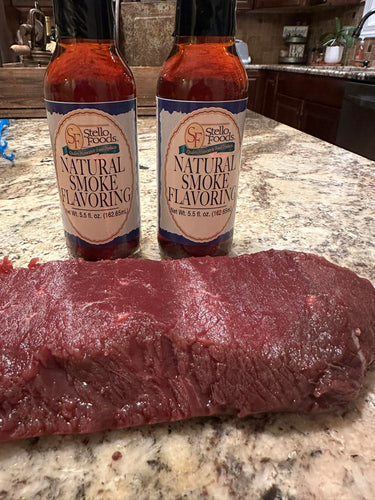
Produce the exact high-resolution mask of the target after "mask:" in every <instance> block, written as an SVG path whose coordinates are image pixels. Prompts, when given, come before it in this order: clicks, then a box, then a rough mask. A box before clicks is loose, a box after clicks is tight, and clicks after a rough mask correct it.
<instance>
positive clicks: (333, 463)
mask: <svg viewBox="0 0 375 500" xmlns="http://www.w3.org/2000/svg"><path fill="white" fill-rule="evenodd" d="M138 126H139V157H140V163H141V165H142V166H143V168H141V169H140V186H141V208H142V249H141V251H140V253H139V254H138V255H137V256H138V257H142V258H143V257H148V258H152V259H158V258H160V257H159V252H158V248H157V243H156V227H157V220H156V217H157V215H156V206H155V199H156V162H155V154H156V146H155V135H156V119H155V117H147V118H140V119H139V122H138ZM6 133H7V137H6V139H7V140H8V143H9V146H8V151H9V152H12V151H14V152H15V160H14V163H10V162H9V161H6V160H5V159H3V158H0V207H1V212H0V222H1V223H0V249H1V252H0V254H1V255H7V254H9V256H10V257H11V259H12V260H13V261H14V263H15V265H16V266H23V265H27V263H28V262H29V260H30V259H31V258H32V257H36V256H37V257H39V258H40V260H41V261H42V262H45V261H48V260H53V259H66V258H68V254H67V251H66V249H65V243H64V238H63V232H62V225H61V221H60V210H59V202H58V195H57V189H56V185H55V173H54V167H53V162H52V156H51V148H50V143H49V136H48V130H47V123H46V121H45V120H36V119H35V120H11V123H10V127H9V128H8V129H7V131H6ZM242 163H243V164H242V173H241V179H240V186H239V201H238V211H237V224H236V231H235V244H234V247H233V254H240V253H244V252H255V251H259V250H265V249H269V248H271V247H273V248H289V249H292V250H300V251H308V252H314V253H317V254H320V255H324V256H325V257H327V258H328V259H330V260H331V261H334V262H336V263H338V264H340V265H344V266H348V267H350V268H352V269H353V270H354V271H356V272H357V273H358V274H360V275H362V276H364V277H367V278H369V279H371V280H372V281H373V283H375V264H374V262H375V223H374V215H375V196H374V186H375V163H374V162H372V161H370V160H367V159H365V158H362V157H360V156H357V155H355V154H353V153H350V152H347V151H344V150H342V149H340V148H338V147H336V146H333V145H331V144H328V143H325V142H323V141H320V140H319V139H316V138H313V137H311V136H308V135H306V134H303V133H301V132H299V131H297V130H295V129H292V128H289V127H287V126H286V125H280V124H278V123H276V122H274V121H272V120H270V119H267V118H265V117H261V116H260V115H256V114H255V113H252V112H249V113H248V117H247V122H246V133H245V138H244V149H243V162H242ZM374 435H375V371H374V370H372V371H370V372H369V374H368V377H367V379H366V384H365V387H364V390H363V392H362V394H361V396H360V397H359V399H358V400H357V401H355V402H354V403H353V404H351V405H350V406H349V407H348V408H347V409H346V410H345V411H341V412H338V413H335V414H328V415H319V416H306V415H305V416H303V415H297V414H291V415H282V414H268V415H262V416H255V417H248V418H245V419H242V420H240V419H236V418H229V417H224V418H207V419H194V420H191V421H187V422H177V423H172V424H163V425H155V426H149V427H139V428H134V429H125V430H116V431H108V432H103V433H97V434H93V435H83V436H64V437H61V436H55V437H48V438H37V439H29V440H21V441H17V442H12V443H2V444H0V499H1V500H36V499H42V500H47V499H48V500H54V499H59V500H72V499H76V500H79V499H85V500H127V499H132V500H133V499H137V500H146V499H147V500H149V499H150V500H151V499H155V500H156V499H163V500H169V499H188V500H199V499H218V500H227V499H228V500H229V499H249V500H250V499H251V500H258V499H259V500H313V499H314V500H333V499H340V500H373V499H374V491H375V444H374V440H373V436H374Z"/></svg>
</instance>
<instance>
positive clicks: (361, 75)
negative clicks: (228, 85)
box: [245, 64, 375, 83]
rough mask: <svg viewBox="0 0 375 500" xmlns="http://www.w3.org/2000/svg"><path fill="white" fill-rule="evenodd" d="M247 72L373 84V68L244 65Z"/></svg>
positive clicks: (374, 78)
mask: <svg viewBox="0 0 375 500" xmlns="http://www.w3.org/2000/svg"><path fill="white" fill-rule="evenodd" d="M245 68H246V69H249V70H251V69H252V70H259V69H268V70H272V71H287V72H289V73H305V74H309V75H321V76H331V77H334V78H344V79H346V80H357V81H363V82H368V83H374V82H375V68H372V67H370V68H357V67H355V66H328V65H324V64H322V65H317V66H304V65H301V64H245Z"/></svg>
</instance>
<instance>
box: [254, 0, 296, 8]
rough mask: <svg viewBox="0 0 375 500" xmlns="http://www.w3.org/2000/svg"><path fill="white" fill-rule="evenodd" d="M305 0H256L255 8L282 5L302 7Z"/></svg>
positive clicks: (278, 6)
mask: <svg viewBox="0 0 375 500" xmlns="http://www.w3.org/2000/svg"><path fill="white" fill-rule="evenodd" d="M304 4H305V0H254V9H274V8H280V7H300V6H303V5H304Z"/></svg>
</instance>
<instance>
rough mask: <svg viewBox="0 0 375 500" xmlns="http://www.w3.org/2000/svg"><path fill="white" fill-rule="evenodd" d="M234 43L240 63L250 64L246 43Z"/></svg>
mask: <svg viewBox="0 0 375 500" xmlns="http://www.w3.org/2000/svg"><path fill="white" fill-rule="evenodd" d="M235 43H236V50H237V54H238V57H239V58H240V59H241V61H242V63H243V64H250V63H251V57H250V56H249V48H248V46H247V43H245V42H243V41H242V40H236V42H235Z"/></svg>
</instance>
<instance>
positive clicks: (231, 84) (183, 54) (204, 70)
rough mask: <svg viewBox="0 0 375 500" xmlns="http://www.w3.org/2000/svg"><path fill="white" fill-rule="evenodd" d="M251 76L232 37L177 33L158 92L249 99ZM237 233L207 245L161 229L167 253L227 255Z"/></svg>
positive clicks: (193, 97)
mask: <svg viewBox="0 0 375 500" xmlns="http://www.w3.org/2000/svg"><path fill="white" fill-rule="evenodd" d="M247 85H248V84H247V75H246V71H245V68H244V66H243V64H242V63H241V61H240V59H239V58H238V56H237V53H236V50H235V40H234V37H232V36H177V37H176V40H175V46H174V48H173V50H172V52H171V54H170V56H169V58H168V59H167V61H166V62H165V64H164V66H163V68H162V71H161V75H160V78H159V82H158V88H157V95H158V97H160V98H164V99H172V100H176V101H199V102H203V101H207V102H220V101H221V102H223V101H236V100H243V99H247V90H248V87H247ZM232 240H233V236H232V235H231V236H229V237H228V238H227V239H226V240H224V241H219V242H216V243H211V244H210V243H209V244H203V245H196V244H188V243H177V242H175V241H173V240H171V239H168V238H166V237H164V236H162V235H161V234H160V232H159V234H158V242H159V247H160V249H161V251H162V253H163V255H165V256H169V257H173V258H179V257H186V256H201V255H211V256H216V255H225V254H227V253H228V252H229V251H230V248H231V246H232Z"/></svg>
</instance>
